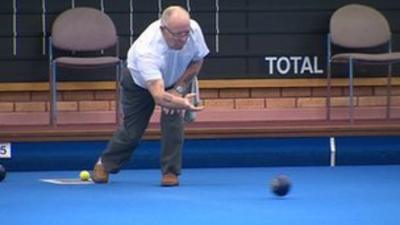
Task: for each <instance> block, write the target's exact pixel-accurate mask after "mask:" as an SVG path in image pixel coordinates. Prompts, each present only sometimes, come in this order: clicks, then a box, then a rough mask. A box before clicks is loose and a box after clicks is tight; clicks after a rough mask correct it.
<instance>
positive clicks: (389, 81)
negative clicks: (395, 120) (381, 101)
mask: <svg viewBox="0 0 400 225" xmlns="http://www.w3.org/2000/svg"><path fill="white" fill-rule="evenodd" d="M391 100H392V64H391V63H390V64H389V68H388V79H387V83H386V119H387V120H390V117H391V115H390V110H391V105H392V104H391Z"/></svg>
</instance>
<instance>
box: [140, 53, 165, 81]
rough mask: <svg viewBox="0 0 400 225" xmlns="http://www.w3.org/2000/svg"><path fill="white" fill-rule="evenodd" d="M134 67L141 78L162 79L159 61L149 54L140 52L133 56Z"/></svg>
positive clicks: (146, 79) (147, 79) (145, 79)
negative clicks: (138, 54)
mask: <svg viewBox="0 0 400 225" xmlns="http://www.w3.org/2000/svg"><path fill="white" fill-rule="evenodd" d="M135 59H136V60H135V62H134V68H135V70H136V71H138V73H139V74H138V75H139V76H141V80H144V81H146V82H147V81H149V80H155V79H162V73H161V71H160V65H159V63H160V61H159V60H157V59H156V58H155V57H154V56H152V55H151V54H140V56H138V57H136V58H135Z"/></svg>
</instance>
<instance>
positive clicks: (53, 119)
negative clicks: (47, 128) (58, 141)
mask: <svg viewBox="0 0 400 225" xmlns="http://www.w3.org/2000/svg"><path fill="white" fill-rule="evenodd" d="M50 67H51V68H50V69H51V71H50V125H51V126H53V127H56V126H57V85H56V77H57V75H56V72H57V71H56V64H55V63H54V62H53V63H51V66H50Z"/></svg>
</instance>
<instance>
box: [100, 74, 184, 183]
mask: <svg viewBox="0 0 400 225" xmlns="http://www.w3.org/2000/svg"><path fill="white" fill-rule="evenodd" d="M121 86H122V87H121V89H122V93H121V105H122V111H123V114H124V119H123V122H122V124H121V125H120V126H119V127H118V129H117V130H116V132H115V133H114V135H113V137H112V139H111V140H110V141H109V143H108V146H107V148H106V149H105V150H104V152H103V153H102V154H101V156H100V158H101V162H102V164H103V166H104V168H105V169H106V170H107V171H108V172H110V173H117V172H118V171H119V170H120V168H121V167H122V166H123V165H124V163H126V162H127V161H128V160H129V159H130V158H131V156H132V153H133V152H134V151H135V149H136V147H137V146H138V144H139V142H140V140H141V138H142V136H143V134H144V132H145V130H146V128H147V126H148V124H149V121H150V117H151V115H152V114H153V111H154V108H155V103H154V100H153V98H152V96H151V94H150V92H149V91H147V90H146V89H144V88H142V87H140V86H138V85H136V84H135V83H134V82H133V79H132V77H131V75H130V74H129V73H124V75H123V77H122V81H121ZM160 123H161V157H160V160H161V162H160V163H161V170H162V174H166V173H173V174H176V175H179V174H180V173H181V167H182V146H183V141H184V122H183V117H182V115H181V114H180V113H175V114H173V115H168V114H165V113H163V112H162V113H161V118H160Z"/></svg>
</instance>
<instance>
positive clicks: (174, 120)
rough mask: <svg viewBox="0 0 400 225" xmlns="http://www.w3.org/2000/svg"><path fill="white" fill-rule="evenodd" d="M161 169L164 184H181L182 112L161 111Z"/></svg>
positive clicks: (162, 183)
mask: <svg viewBox="0 0 400 225" xmlns="http://www.w3.org/2000/svg"><path fill="white" fill-rule="evenodd" d="M160 122H161V169H162V174H163V178H162V181H161V185H162V186H177V185H179V180H178V176H179V175H180V174H181V168H182V147H183V142H184V122H183V116H182V113H173V114H168V113H166V112H164V111H163V110H162V112H161V121H160Z"/></svg>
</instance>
